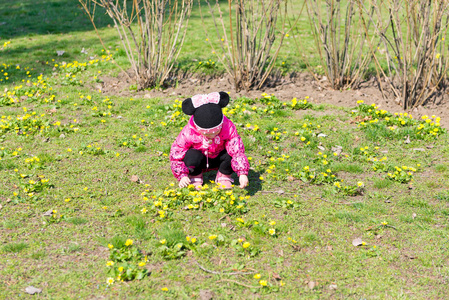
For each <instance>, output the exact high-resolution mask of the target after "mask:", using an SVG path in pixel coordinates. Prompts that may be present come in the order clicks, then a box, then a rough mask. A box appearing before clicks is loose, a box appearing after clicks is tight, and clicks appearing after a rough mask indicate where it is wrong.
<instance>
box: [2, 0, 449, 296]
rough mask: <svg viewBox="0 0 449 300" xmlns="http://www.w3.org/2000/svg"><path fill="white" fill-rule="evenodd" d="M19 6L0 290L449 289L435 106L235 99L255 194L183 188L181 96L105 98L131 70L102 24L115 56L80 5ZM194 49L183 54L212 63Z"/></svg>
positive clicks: (6, 31)
mask: <svg viewBox="0 0 449 300" xmlns="http://www.w3.org/2000/svg"><path fill="white" fill-rule="evenodd" d="M18 3H19V4H12V5H11V4H9V3H7V2H6V1H3V2H1V3H0V15H1V16H2V19H4V20H5V21H4V22H6V23H7V24H4V25H1V26H0V30H1V31H0V37H1V40H0V45H3V43H4V42H6V41H11V43H10V44H8V45H7V46H6V48H5V49H3V50H0V57H1V60H2V63H4V64H5V65H4V66H3V69H2V71H1V75H0V79H1V80H2V81H1V86H2V93H1V94H0V158H1V160H0V187H1V188H0V217H1V218H0V236H1V240H0V242H1V243H0V254H1V257H0V296H1V298H5V299H16V298H23V297H24V296H25V295H26V292H25V288H26V287H28V286H34V287H36V288H40V289H42V293H41V294H40V295H39V297H41V298H49V299H59V298H78V297H79V298H82V299H84V298H100V297H104V298H155V299H167V298H168V299H170V298H173V299H179V298H199V297H200V294H203V293H205V291H209V292H210V293H213V294H214V295H215V298H217V299H231V298H232V299H235V298H238V299H240V298H242V299H248V298H258V297H261V298H265V299H273V298H280V299H300V298H302V299H311V298H317V299H318V298H319V299H321V298H325V299H326V298H344V299H346V298H351V299H360V298H369V299H377V298H379V299H385V298H387V299H390V298H391V299H398V298H404V299H442V298H445V296H446V295H447V282H446V281H447V277H448V276H449V268H448V259H449V254H448V253H449V252H448V247H449V246H448V242H449V240H448V227H447V220H448V216H449V193H448V188H449V164H448V161H447V156H448V154H449V143H448V142H449V138H448V135H447V133H445V130H444V129H441V128H439V127H438V126H437V123H438V119H437V116H436V117H430V116H429V119H430V120H431V121H427V122H426V121H425V120H423V119H419V120H415V119H412V118H410V117H409V116H405V115H394V114H389V113H388V112H385V111H380V110H378V109H376V108H375V107H374V106H371V104H372V103H371V102H370V99H364V100H365V103H354V106H353V107H352V108H342V107H336V106H332V105H315V104H309V103H308V102H307V101H304V100H306V99H298V100H297V101H296V102H293V101H291V99H288V100H285V99H283V101H285V103H284V102H283V101H280V100H278V99H277V98H276V95H261V96H260V97H259V98H257V99H252V98H251V99H250V98H236V97H235V96H233V95H232V94H231V99H232V101H231V104H230V105H229V106H228V108H227V109H226V114H227V115H228V117H229V118H230V119H231V120H232V121H233V122H234V123H235V124H236V125H237V127H238V130H239V133H240V135H241V136H242V138H243V141H244V144H245V147H246V153H247V155H248V157H250V158H251V161H250V163H251V167H252V168H251V171H250V174H249V179H250V185H249V187H248V188H247V189H246V190H240V189H239V188H237V187H236V188H234V189H233V190H232V192H224V191H221V190H217V189H216V188H215V185H214V184H213V183H210V184H209V185H208V187H205V188H204V190H202V191H200V192H195V191H193V190H189V189H182V190H181V189H178V188H177V184H176V182H175V179H174V177H173V175H172V174H171V171H170V168H169V161H168V156H167V155H168V153H169V151H170V146H171V144H172V142H173V141H174V139H175V138H176V136H177V134H178V133H179V131H180V127H182V126H183V125H184V124H185V123H186V120H187V118H186V117H182V118H180V117H177V118H173V117H172V116H173V115H175V114H176V112H178V111H180V108H179V102H176V98H173V97H163V98H152V99H148V98H144V97H140V96H138V97H133V98H129V97H119V96H116V95H106V94H102V93H100V92H99V91H98V89H96V88H95V86H96V83H97V81H99V80H101V76H102V75H103V74H109V75H114V74H118V73H119V72H120V69H119V68H118V66H117V64H118V65H119V66H121V67H125V68H126V67H127V62H126V56H124V55H123V50H121V48H120V44H119V41H118V39H117V38H116V37H115V34H114V29H113V28H108V27H107V24H108V20H107V19H102V20H101V21H100V24H102V25H101V26H99V27H100V31H101V32H103V33H104V34H105V40H106V44H107V45H108V47H109V46H110V49H108V50H109V51H110V53H109V54H110V55H111V56H109V54H108V53H106V52H103V51H102V47H101V44H99V43H98V40H97V38H96V34H95V32H94V31H93V30H92V28H91V26H90V24H89V22H87V21H86V19H85V17H84V16H83V14H82V11H81V10H79V9H78V8H77V4H76V3H77V2H76V1H62V0H60V1H20V2H18ZM58 15H61V16H63V17H61V18H62V19H58ZM61 20H63V21H61ZM1 22H3V21H1ZM38 22H40V23H39V24H40V25H36V24H37V23H38ZM68 24H72V26H69V25H68ZM199 24H200V21H199V20H198V19H192V20H191V25H192V26H193V25H197V26H198V25H199ZM198 30H199V29H198ZM193 44H195V43H192V42H191V41H186V47H187V48H186V49H189V47H191V50H189V51H187V52H186V53H183V56H182V57H183V58H182V59H184V60H188V59H191V58H198V59H209V58H212V56H209V55H207V54H203V55H204V56H202V57H200V53H201V48H202V47H203V48H204V45H198V43H196V44H195V46H193ZM82 48H85V50H86V51H87V52H88V54H84V53H81V50H82ZM116 49H117V50H116ZM60 50H63V51H65V53H64V54H63V55H62V56H57V54H56V51H60ZM286 51H287V50H286ZM197 55H198V56H197ZM292 55H293V56H294V54H292ZM90 56H95V57H94V58H93V59H91V58H90ZM111 57H112V58H113V60H114V61H115V62H116V64H114V63H113V62H112V59H111ZM53 60H54V61H53ZM74 61H77V62H74ZM47 62H48V64H47ZM64 62H65V63H64ZM296 63H297V65H299V64H300V63H299V61H296ZM194 64H195V65H196V64H197V62H195V61H193V62H192V67H193V66H194ZM17 65H19V67H18V66H17ZM27 72H29V73H27ZM217 72H218V71H217ZM5 73H7V75H5ZM41 73H42V75H40V74H41ZM67 74H68V76H67ZM7 77H8V79H6V78H7ZM28 81H29V82H28ZM5 89H7V90H5ZM8 92H9V93H8ZM184 96H185V97H190V96H192V95H184ZM183 99H184V98H180V99H179V100H183ZM300 109H301V110H306V113H305V114H304V113H301V115H299V113H298V110H300ZM181 116H183V115H182V114H181ZM376 119H377V120H378V121H375V120H376ZM432 132H433V134H432ZM206 179H208V180H213V179H214V174H208V175H207V176H206ZM139 264H140V265H139ZM121 267H123V271H122V269H121ZM118 276H120V279H133V278H134V277H137V278H140V277H142V278H141V279H137V278H136V279H134V280H124V282H121V280H120V279H118ZM139 276H140V277H139ZM108 279H109V283H110V284H109V285H108Z"/></svg>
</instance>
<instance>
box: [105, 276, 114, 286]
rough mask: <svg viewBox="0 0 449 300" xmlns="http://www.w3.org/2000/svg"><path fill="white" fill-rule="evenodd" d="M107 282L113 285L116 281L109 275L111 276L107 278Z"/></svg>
mask: <svg viewBox="0 0 449 300" xmlns="http://www.w3.org/2000/svg"><path fill="white" fill-rule="evenodd" d="M106 282H107V284H108V285H111V284H113V283H114V278H111V277H109V278H108V279H107V280H106Z"/></svg>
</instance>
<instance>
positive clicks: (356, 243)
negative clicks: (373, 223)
mask: <svg viewBox="0 0 449 300" xmlns="http://www.w3.org/2000/svg"><path fill="white" fill-rule="evenodd" d="M362 244H363V241H362V238H356V239H353V240H352V245H353V246H354V247H357V246H361V245H362Z"/></svg>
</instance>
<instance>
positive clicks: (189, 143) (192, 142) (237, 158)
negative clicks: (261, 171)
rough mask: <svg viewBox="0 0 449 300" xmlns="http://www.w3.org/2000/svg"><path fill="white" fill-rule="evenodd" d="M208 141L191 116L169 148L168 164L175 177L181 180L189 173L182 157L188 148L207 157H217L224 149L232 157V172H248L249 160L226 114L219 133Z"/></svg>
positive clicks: (243, 173) (239, 173)
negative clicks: (197, 128)
mask: <svg viewBox="0 0 449 300" xmlns="http://www.w3.org/2000/svg"><path fill="white" fill-rule="evenodd" d="M208 141H209V142H208ZM210 142H211V141H210V140H209V139H207V138H206V137H204V136H203V135H202V134H200V133H199V132H198V131H197V130H196V127H195V124H194V123H193V117H191V118H190V120H189V122H188V123H187V125H186V126H184V128H183V129H182V131H181V133H179V135H178V137H177V138H176V140H175V142H174V143H173V145H172V146H171V150H170V166H171V170H172V172H173V175H174V176H175V177H176V179H178V180H181V178H182V177H184V176H188V175H189V169H188V168H187V167H186V165H185V164H184V161H183V159H184V156H185V154H186V152H187V150H189V149H190V148H193V149H197V150H200V151H201V152H202V153H203V154H204V155H206V152H207V153H208V154H207V155H208V156H209V158H215V157H217V156H218V154H219V153H220V152H221V151H223V150H224V149H226V151H227V152H228V154H229V155H230V156H231V157H232V160H231V166H232V169H233V170H234V172H236V173H237V175H238V176H240V175H247V174H248V170H249V162H248V158H247V157H246V155H245V147H244V146H243V142H242V139H241V138H240V136H239V134H238V133H237V129H236V128H235V125H234V123H232V122H231V121H230V120H229V119H228V118H226V116H223V127H222V129H221V131H220V133H219V134H218V135H217V136H216V137H214V138H213V139H212V142H211V143H210ZM209 143H210V144H209Z"/></svg>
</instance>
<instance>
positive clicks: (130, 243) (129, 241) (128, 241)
mask: <svg viewBox="0 0 449 300" xmlns="http://www.w3.org/2000/svg"><path fill="white" fill-rule="evenodd" d="M132 244H133V240H130V239H127V240H126V242H125V246H131V245H132Z"/></svg>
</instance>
